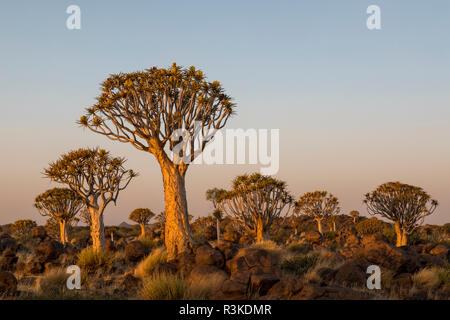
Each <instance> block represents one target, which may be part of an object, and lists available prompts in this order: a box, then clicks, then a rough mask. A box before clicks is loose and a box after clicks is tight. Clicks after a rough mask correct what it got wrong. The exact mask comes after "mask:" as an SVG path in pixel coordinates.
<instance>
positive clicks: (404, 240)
mask: <svg viewBox="0 0 450 320" xmlns="http://www.w3.org/2000/svg"><path fill="white" fill-rule="evenodd" d="M406 245H408V234H407V233H406V231H405V230H402V246H406Z"/></svg>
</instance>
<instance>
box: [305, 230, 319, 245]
mask: <svg viewBox="0 0 450 320" xmlns="http://www.w3.org/2000/svg"><path fill="white" fill-rule="evenodd" d="M303 237H304V239H305V241H307V242H309V243H311V244H321V243H322V241H323V237H322V235H321V234H320V233H319V232H318V231H307V232H305V234H304V235H303Z"/></svg>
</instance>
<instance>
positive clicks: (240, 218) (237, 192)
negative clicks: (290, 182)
mask: <svg viewBox="0 0 450 320" xmlns="http://www.w3.org/2000/svg"><path fill="white" fill-rule="evenodd" d="M286 189H287V188H286V183H285V182H283V181H280V180H277V179H274V178H272V177H270V176H264V175H261V174H259V173H254V174H251V175H247V174H244V175H242V176H238V177H236V178H235V179H234V180H233V186H232V189H231V190H230V191H224V192H221V193H220V196H219V199H218V206H219V208H220V209H221V211H223V212H225V213H226V214H227V215H229V216H231V217H232V218H234V219H235V220H236V221H237V222H238V223H240V225H241V226H242V227H243V228H244V229H246V230H247V231H249V232H252V233H255V234H256V241H257V242H263V241H264V240H267V239H268V235H267V233H268V232H269V228H270V226H271V225H272V222H273V221H274V220H275V219H276V218H278V217H280V216H281V215H282V214H283V213H286V214H287V213H289V209H290V207H291V204H292V197H291V195H290V194H289V192H288V191H287V190H286Z"/></svg>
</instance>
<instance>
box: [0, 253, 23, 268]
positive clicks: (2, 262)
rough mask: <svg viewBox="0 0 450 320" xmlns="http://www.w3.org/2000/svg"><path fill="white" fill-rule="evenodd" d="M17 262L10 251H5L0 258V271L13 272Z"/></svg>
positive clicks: (14, 255)
mask: <svg viewBox="0 0 450 320" xmlns="http://www.w3.org/2000/svg"><path fill="white" fill-rule="evenodd" d="M18 260H19V258H18V257H17V256H16V254H15V253H14V252H13V251H12V250H11V251H9V249H6V250H5V251H3V255H2V256H1V257H0V270H3V271H13V270H14V267H15V264H16V263H17V261H18Z"/></svg>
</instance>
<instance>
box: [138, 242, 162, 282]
mask: <svg viewBox="0 0 450 320" xmlns="http://www.w3.org/2000/svg"><path fill="white" fill-rule="evenodd" d="M166 260H167V254H166V250H165V249H164V247H159V248H156V249H154V250H153V251H152V252H151V253H150V254H149V255H148V256H147V257H146V258H145V259H144V260H142V261H141V262H140V263H139V265H138V266H137V267H136V270H135V271H134V274H135V275H136V276H137V277H139V278H145V277H147V276H149V275H151V274H152V273H153V271H154V270H155V267H156V265H157V264H158V263H161V262H166Z"/></svg>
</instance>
